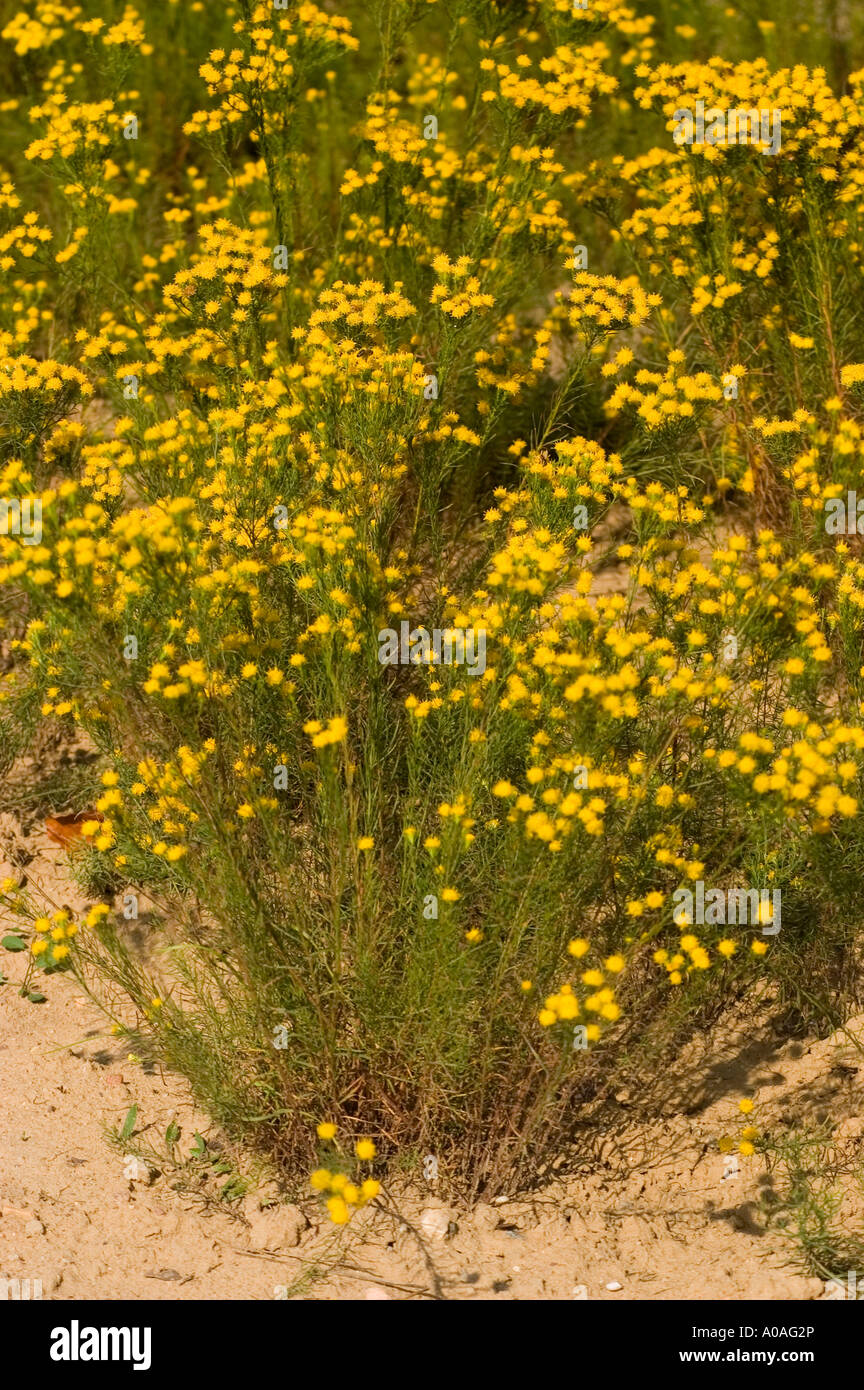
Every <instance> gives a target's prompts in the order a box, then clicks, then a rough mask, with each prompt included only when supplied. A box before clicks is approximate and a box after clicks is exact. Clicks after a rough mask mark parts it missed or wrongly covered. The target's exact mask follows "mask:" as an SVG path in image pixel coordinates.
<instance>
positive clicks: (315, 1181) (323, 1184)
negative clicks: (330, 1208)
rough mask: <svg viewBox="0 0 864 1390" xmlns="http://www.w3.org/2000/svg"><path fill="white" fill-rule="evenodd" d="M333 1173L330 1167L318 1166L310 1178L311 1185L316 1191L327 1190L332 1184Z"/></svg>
mask: <svg viewBox="0 0 864 1390" xmlns="http://www.w3.org/2000/svg"><path fill="white" fill-rule="evenodd" d="M331 1176H332V1175H331V1173H330V1170H329V1168H316V1169H315V1172H314V1173H313V1174H312V1176H311V1177H310V1179H309V1185H310V1187H314V1189H315V1191H316V1192H326V1191H327V1188H328V1187H329V1186H330V1179H331Z"/></svg>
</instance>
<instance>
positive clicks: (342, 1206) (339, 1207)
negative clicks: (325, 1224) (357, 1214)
mask: <svg viewBox="0 0 864 1390" xmlns="http://www.w3.org/2000/svg"><path fill="white" fill-rule="evenodd" d="M327 1210H328V1211H329V1213H330V1220H331V1221H332V1222H333V1224H334V1225H335V1226H344V1225H345V1222H346V1221H348V1220H349V1219H350V1216H351V1213H350V1211H349V1210H348V1206H347V1204H346V1202H345V1199H344V1198H343V1197H328V1198H327Z"/></svg>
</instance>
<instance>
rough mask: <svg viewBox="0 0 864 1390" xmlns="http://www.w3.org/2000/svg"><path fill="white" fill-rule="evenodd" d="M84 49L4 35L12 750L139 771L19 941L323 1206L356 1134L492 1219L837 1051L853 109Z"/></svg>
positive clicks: (190, 15) (330, 46)
mask: <svg viewBox="0 0 864 1390" xmlns="http://www.w3.org/2000/svg"><path fill="white" fill-rule="evenodd" d="M94 8H95V9H96V10H97V11H98V12H99V13H98V15H97V16H90V17H87V18H85V16H84V10H83V7H81V6H77V5H58V4H56V3H49V0H21V10H20V12H18V13H17V14H16V15H14V16H13V17H12V18H11V19H10V20H9V21H8V22H7V23H6V25H5V28H3V30H2V31H0V70H2V72H3V76H4V83H3V87H4V94H5V95H4V99H3V101H2V104H0V130H2V135H3V140H2V155H0V160H2V166H3V167H2V168H0V410H2V418H0V449H2V454H0V497H4V498H8V499H18V500H19V501H20V500H23V499H25V498H30V499H36V500H38V501H39V502H40V503H41V534H40V535H39V536H38V538H37V537H36V536H35V535H32V534H31V535H24V534H16V532H15V530H14V528H13V527H11V526H7V528H6V533H5V534H0V604H2V612H3V614H4V621H5V628H4V632H5V636H6V638H7V640H8V646H9V654H10V660H11V669H9V670H8V672H7V674H6V675H5V677H4V678H3V682H2V694H0V731H2V739H3V757H4V759H5V762H6V764H7V766H8V765H9V764H11V762H12V760H13V758H14V757H15V756H16V755H17V754H19V753H23V752H25V751H26V750H27V748H28V746H29V741H30V739H31V738H32V730H33V719H32V717H31V712H32V711H34V710H37V711H39V712H40V718H41V719H42V720H45V721H48V723H49V725H52V726H56V727H58V728H59V729H61V730H63V731H65V732H66V733H68V734H69V735H72V734H73V733H74V734H75V736H77V737H83V738H85V739H86V740H87V741H88V742H89V744H90V746H91V747H92V748H93V749H94V750H95V751H96V752H97V753H98V755H99V757H98V760H97V761H96V762H95V763H94V767H95V769H96V770H95V772H94V780H93V788H92V808H93V815H92V818H91V819H90V820H89V821H85V822H84V827H83V833H82V835H81V836H80V838H79V840H78V842H77V845H76V848H75V849H74V854H73V861H74V866H75V868H76V872H78V873H79V874H80V875H81V876H82V878H83V881H84V882H85V883H86V884H87V885H88V886H89V888H90V890H91V897H93V898H95V899H96V900H97V902H96V908H97V910H96V911H95V912H91V913H90V914H89V915H88V916H87V917H86V918H85V920H84V921H83V922H82V923H80V924H78V927H79V929H78V930H77V931H76V932H75V933H72V932H71V931H70V929H69V927H68V926H67V925H66V924H65V922H60V923H59V924H58V925H57V926H56V927H55V928H54V929H51V928H50V923H48V922H47V919H46V918H45V916H44V914H41V915H40V908H39V906H38V904H35V903H33V902H31V901H30V899H29V898H28V897H27V895H26V893H24V894H23V895H22V892H21V891H19V890H20V885H19V884H18V883H17V882H16V881H14V880H13V881H12V882H11V883H6V884H4V888H3V893H4V897H3V901H4V903H5V905H6V907H7V910H8V911H9V913H10V914H11V917H12V920H13V921H14V923H15V926H16V932H15V939H16V940H17V941H18V942H19V943H26V944H27V945H28V949H29V950H30V951H31V954H32V960H33V967H32V969H33V970H34V971H37V972H38V970H39V969H40V964H41V963H42V962H46V961H48V962H50V963H51V964H52V965H53V966H54V967H57V966H59V965H60V964H63V965H64V968H65V969H71V970H73V971H75V972H76V973H77V974H78V976H79V978H81V979H82V980H84V981H85V982H86V983H87V984H88V987H91V988H94V989H97V990H98V989H100V988H102V989H103V990H104V997H105V998H106V1001H111V1000H115V1001H116V999H117V998H118V990H119V991H120V993H121V994H122V995H123V996H124V997H125V999H126V1000H127V1001H128V1002H130V1003H131V1005H132V1006H133V1009H134V1011H135V1014H136V1017H137V1024H136V1026H135V1030H134V1031H135V1032H136V1034H138V1035H140V1037H141V1038H144V1039H146V1046H148V1047H149V1048H150V1049H151V1052H152V1054H153V1055H155V1056H157V1057H159V1058H160V1059H162V1060H164V1061H165V1062H166V1063H167V1064H168V1065H170V1066H173V1067H175V1068H178V1069H180V1070H181V1071H182V1072H184V1073H185V1074H186V1075H187V1076H188V1078H189V1080H190V1082H191V1084H192V1086H193V1088H194V1090H195V1092H196V1095H197V1096H198V1098H199V1100H200V1101H202V1102H203V1103H204V1104H205V1105H206V1106H208V1107H209V1109H210V1111H211V1113H212V1114H213V1115H214V1116H215V1117H216V1118H217V1119H218V1120H219V1121H221V1122H222V1123H223V1124H224V1125H226V1126H227V1127H229V1128H230V1129H231V1130H232V1131H233V1132H235V1133H237V1134H239V1135H241V1136H243V1137H245V1138H246V1139H248V1140H250V1141H254V1142H257V1143H259V1144H261V1145H262V1146H264V1147H266V1148H267V1149H268V1150H269V1152H270V1153H272V1154H274V1155H275V1156H276V1157H277V1158H278V1159H279V1160H280V1161H281V1162H283V1163H284V1164H285V1165H286V1166H287V1167H288V1168H290V1169H291V1170H292V1171H295V1172H297V1173H299V1172H301V1171H307V1170H306V1168H305V1166H304V1165H307V1164H308V1163H309V1162H310V1161H314V1159H315V1145H314V1143H312V1142H311V1141H310V1138H309V1136H310V1133H311V1130H312V1127H313V1126H314V1124H315V1121H316V1117H317V1116H319V1115H320V1114H321V1113H327V1114H331V1115H333V1116H334V1117H335V1118H336V1119H337V1120H338V1122H339V1125H340V1128H341V1129H342V1131H343V1132H347V1133H349V1134H350V1135H363V1134H376V1135H377V1136H379V1145H380V1151H381V1155H382V1157H386V1155H387V1153H388V1152H393V1151H395V1150H397V1149H398V1150H400V1151H402V1153H403V1155H404V1154H409V1155H410V1154H412V1153H413V1154H414V1155H415V1156H416V1157H417V1158H418V1160H419V1158H420V1157H422V1155H423V1154H424V1153H426V1152H427V1151H429V1150H431V1151H432V1152H433V1153H434V1154H435V1155H436V1156H437V1161H440V1165H441V1174H442V1180H443V1181H445V1182H452V1183H457V1184H463V1185H464V1186H466V1187H468V1188H470V1189H472V1190H475V1191H476V1190H478V1189H479V1188H481V1187H483V1188H485V1190H486V1191H493V1190H494V1189H495V1187H496V1186H500V1185H501V1184H502V1183H504V1182H505V1181H510V1180H512V1178H513V1177H514V1175H517V1174H518V1173H519V1172H520V1171H523V1170H527V1171H534V1170H535V1169H536V1166H537V1164H538V1163H539V1162H540V1161H542V1160H543V1159H544V1158H548V1157H550V1156H554V1154H555V1153H556V1152H557V1146H558V1145H560V1143H561V1141H562V1137H564V1136H566V1134H567V1133H568V1132H569V1128H570V1127H571V1126H572V1125H573V1124H574V1123H575V1122H576V1121H577V1120H578V1116H579V1113H580V1111H579V1106H580V1105H581V1104H584V1103H587V1102H588V1101H591V1100H594V1099H596V1098H597V1097H602V1096H603V1095H604V1094H605V1092H606V1090H607V1089H608V1088H609V1087H610V1086H611V1085H612V1084H613V1082H614V1080H615V1078H620V1077H621V1075H622V1074H624V1073H626V1072H627V1071H628V1069H630V1070H631V1071H633V1072H634V1073H635V1074H636V1075H638V1072H639V1066H640V1062H639V1058H640V1056H642V1057H643V1058H644V1056H648V1055H650V1056H656V1055H657V1054H658V1051H660V1052H662V1050H663V1049H664V1048H668V1047H669V1046H670V1043H671V1040H673V1039H674V1038H675V1036H676V1034H677V1033H678V1032H679V1031H680V1030H681V1029H682V1028H683V1027H684V1026H685V1024H686V1020H687V1018H688V1017H693V1016H694V1015H696V1016H698V1015H699V1011H703V1010H709V1009H713V1008H716V1007H717V1004H718V1001H722V1000H723V999H725V998H727V997H728V996H729V995H731V994H735V993H739V992H741V991H742V990H745V989H748V988H752V987H754V985H755V984H756V983H757V982H768V983H769V984H770V988H771V989H773V990H775V991H782V992H783V993H784V997H785V998H786V999H787V1000H788V1001H789V1002H790V1003H791V1004H793V1005H795V1006H796V1007H798V1008H799V1010H805V1011H808V1012H810V1011H812V1010H817V1009H819V1008H821V1009H823V1010H830V1009H831V1008H832V1007H835V1006H836V1004H837V1000H838V994H837V991H838V989H839V987H840V984H839V982H840V980H841V978H842V976H843V972H842V971H841V970H838V969H837V963H838V961H839V960H841V958H842V956H843V953H844V952H846V951H847V950H848V949H849V948H850V946H851V943H852V942H853V940H854V936H855V933H856V930H857V927H858V922H859V919H860V909H859V907H858V892H857V889H858V883H859V874H860V866H861V864H862V863H864V836H862V829H861V827H862V818H861V814H860V801H861V792H862V778H864V720H862V713H864V703H862V701H864V683H862V682H864V652H862V633H861V624H862V607H864V561H862V559H861V542H860V539H859V538H858V535H859V533H858V530H857V529H856V527H855V525H854V524H851V525H847V526H846V528H845V529H844V530H843V531H842V532H836V531H831V530H829V529H828V528H827V527H826V525H825V518H826V507H827V504H828V503H829V502H832V501H836V500H837V499H840V498H843V499H844V505H845V499H846V497H847V493H849V492H850V491H851V490H854V488H855V485H856V481H857V479H858V477H859V476H860V471H861V468H860V460H861V457H862V454H864V419H862V396H861V391H860V384H861V380H862V377H864V366H862V365H861V364H862V362H864V325H862V309H861V304H860V295H858V294H857V293H856V287H857V285H858V284H859V282H860V276H861V271H862V257H864V249H862V248H864V228H862V226H861V225H860V224H861V217H862V202H864V175H862V171H864V127H862V113H864V107H862V86H864V71H862V72H859V73H856V72H854V71H853V72H851V74H847V73H845V72H844V73H843V74H841V75H839V76H838V74H836V73H835V74H833V75H831V74H829V73H828V71H827V70H826V69H824V68H820V67H806V66H804V65H803V64H802V61H801V57H802V53H801V52H799V48H800V49H803V52H804V53H806V52H808V51H809V52H810V53H811V54H812V53H813V52H814V51H816V50H815V49H814V47H813V45H814V39H813V38H812V36H806V37H805V36H804V35H802V34H801V33H800V32H799V30H798V29H797V28H796V27H795V26H794V25H790V28H789V32H788V33H787V34H786V36H785V40H784V42H785V45H786V47H785V49H784V50H783V52H782V53H780V54H779V55H778V54H777V53H776V52H775V49H776V45H777V44H778V42H779V39H780V35H779V28H780V26H779V25H778V26H777V27H776V29H775V26H774V25H773V24H763V25H761V26H759V27H758V28H756V29H755V30H754V31H753V32H750V31H749V30H745V28H744V27H742V26H743V21H741V25H740V26H739V21H738V19H737V17H736V18H734V19H730V18H729V17H728V16H729V12H728V11H726V12H725V13H726V15H727V18H726V19H725V20H722V15H723V13H724V12H723V10H722V8H716V9H715V7H714V6H712V5H709V4H708V3H707V0H704V3H703V4H701V5H698V6H696V7H695V8H696V10H699V11H703V10H704V11H705V16H704V18H705V24H704V26H703V27H701V28H700V30H699V31H697V30H696V29H695V28H694V27H691V26H688V25H684V26H678V27H677V28H676V27H674V26H671V25H668V26H667V24H666V22H665V20H664V21H661V20H660V19H659V18H657V17H656V16H653V15H645V14H642V13H640V8H641V7H636V6H635V5H634V6H632V7H631V6H628V5H626V4H620V3H618V0H589V4H588V6H587V8H586V9H584V10H582V9H573V7H572V6H571V4H570V3H569V2H568V0H525V2H524V3H520V4H518V5H514V4H509V3H508V4H504V3H496V0H483V3H482V4H480V3H475V0H458V3H454V4H445V3H444V2H443V0H371V3H367V4H363V5H359V4H353V3H345V4H344V5H343V6H342V7H341V8H342V10H344V14H341V13H340V14H336V13H333V12H332V11H331V8H330V7H327V8H326V9H324V8H319V7H318V6H316V5H314V4H311V3H297V2H296V0H288V3H287V4H286V5H285V6H284V7H282V6H279V7H275V6H273V5H271V4H269V3H259V2H258V0H236V3H228V4H226V5H224V6H217V7H213V6H206V7H205V6H204V5H203V3H192V4H180V3H176V0H170V2H169V3H165V2H164V0H163V3H160V4H156V3H155V0H139V3H138V4H137V5H135V6H133V5H131V4H126V5H124V6H122V7H121V6H120V5H119V4H115V3H113V2H112V0H96V3H95V4H94V5H91V6H89V7H88V10H91V9H94ZM690 8H691V9H693V7H692V6H691V7H690ZM798 9H799V10H800V6H799V7H798ZM718 16H720V17H721V20H718ZM721 21H722V22H721ZM718 25H719V27H718ZM856 32H857V31H856ZM820 42H821V39H820ZM706 44H707V45H709V46H708V47H707V48H704V47H703V46H704V45H706ZM711 44H717V45H719V46H721V47H722V48H723V50H724V52H726V53H728V54H729V56H728V57H724V58H718V57H712V56H711V52H710V45H711ZM754 45H756V46H757V47H756V48H754ZM763 45H764V47H765V54H764V56H763V55H762V53H761V46H763ZM832 51H833V50H832ZM754 55H757V56H754ZM835 56H836V55H835ZM784 64H785V65H784ZM847 77H848V81H845V85H842V84H843V82H844V79H846V78H847ZM697 101H703V102H704V105H705V107H706V108H707V107H710V106H714V107H718V108H732V107H736V108H737V107H747V108H751V107H755V108H761V107H765V108H767V109H770V110H772V111H774V110H778V111H780V113H781V116H782V139H781V141H780V144H779V147H778V148H777V150H776V152H774V153H770V152H766V151H765V150H763V149H761V148H760V147H759V146H758V145H757V144H751V145H747V146H745V145H744V144H742V143H738V144H732V143H730V142H729V140H725V139H724V140H722V141H719V142H717V143H713V144H712V143H702V144H699V143H695V142H694V143H682V144H679V143H677V142H676V140H675V139H673V134H672V132H673V127H674V125H675V121H676V117H675V112H676V111H677V110H680V109H682V108H689V107H692V106H693V105H694V103H696V102H697ZM574 248H575V249H574ZM856 460H858V462H856ZM847 510H848V509H847ZM10 515H11V513H10ZM845 515H846V513H845V512H844V516H845ZM849 515H851V517H852V520H853V523H854V519H855V516H856V515H857V513H856V509H855V507H854V505H853V506H852V507H851V512H850V513H849ZM847 519H848V518H847ZM403 623H407V624H408V625H409V628H410V630H411V631H417V630H418V629H423V631H424V632H429V631H432V630H437V631H438V632H439V633H440V632H441V631H443V632H444V633H445V636H446V634H448V633H450V632H452V631H454V630H460V631H462V632H465V631H467V630H474V631H475V632H482V633H483V634H484V642H485V647H484V650H485V666H484V668H483V669H482V671H480V670H478V669H477V668H476V667H475V668H473V669H472V668H471V667H469V666H468V665H466V664H465V663H462V664H460V663H459V662H458V661H447V660H435V659H429V660H424V659H420V660H408V661H404V662H401V663H400V662H399V661H394V662H393V663H392V664H388V665H382V664H381V662H379V660H378V651H379V634H380V633H381V631H382V630H384V629H392V630H393V631H394V632H396V631H398V630H399V629H400V625H401V624H403ZM428 646H429V644H428V643H427V644H426V650H427V652H428ZM415 650H417V651H419V652H421V654H422V651H423V646H422V644H415ZM435 650H436V652H440V651H441V644H440V642H439V643H438V645H437V646H436V648H435ZM446 650H449V648H448V647H447V646H446V644H445V651H446ZM78 809H80V810H84V809H86V808H84V807H81V808H78ZM697 881H699V882H704V883H705V884H710V885H711V886H712V887H714V888H716V889H718V890H725V889H727V888H732V887H737V888H741V889H742V890H743V889H749V888H751V887H752V888H755V889H759V890H763V889H770V890H771V891H772V892H779V893H781V894H782V900H783V913H782V930H777V931H776V932H774V931H773V929H769V930H763V928H765V925H766V923H765V919H763V918H758V919H754V920H751V921H750V922H747V921H746V919H744V918H743V917H741V918H740V919H738V920H735V921H734V922H731V923H730V922H729V921H727V920H722V921H720V920H717V919H716V917H715V918H713V919H712V917H711V915H709V913H708V912H706V913H705V914H704V921H701V922H698V923H693V922H690V921H687V920H684V921H682V920H681V919H680V916H679V914H677V913H676V911H675V905H674V902H673V895H674V894H675V892H676V890H677V889H679V888H681V887H682V886H683V887H687V885H688V884H694V883H696V882H697ZM139 896H140V899H141V903H142V912H143V908H144V904H145V903H146V905H147V908H148V910H149V912H150V913H151V921H152V923H153V925H152V942H151V944H152V946H153V950H152V951H151V952H150V953H148V956H147V959H146V962H145V960H144V958H143V957H142V956H141V955H140V953H139V952H138V950H137V949H136V948H135V946H134V944H133V941H132V939H131V937H130V931H129V921H130V913H131V914H132V915H134V913H136V912H137V910H138V909H137V904H138V900H139ZM99 900H102V901H99ZM123 904H126V906H125V907H124V906H122V905H123ZM57 931H60V932H61V935H60V936H59V937H58V936H57V935H56V933H57ZM15 949H19V948H18V947H16V948H15ZM583 957H584V959H583ZM112 1007H113V1005H112ZM124 1026H129V1025H128V1023H127V1024H125V1025H124ZM143 1045H144V1044H143V1043H141V1042H139V1051H140V1050H141V1047H142V1046H143ZM640 1048H643V1049H646V1050H645V1051H644V1052H640ZM643 1064H644V1063H643ZM325 1137H326V1136H325ZM358 1154H359V1151H358ZM359 1156H360V1157H362V1155H359ZM323 1172H324V1170H321V1174H319V1176H320V1183H319V1184H318V1185H319V1186H320V1190H321V1191H329V1192H330V1193H331V1196H330V1199H329V1200H330V1201H331V1203H332V1204H334V1205H333V1206H332V1207H331V1214H333V1215H334V1219H336V1220H337V1221H341V1220H344V1219H347V1214H348V1209H349V1206H350V1205H351V1202H352V1201H353V1194H354V1189H355V1187H357V1185H356V1184H352V1183H351V1182H349V1180H348V1178H347V1177H346V1176H345V1175H344V1174H342V1175H338V1174H337V1182H336V1185H335V1186H334V1182H333V1178H332V1174H331V1173H330V1170H329V1169H327V1170H326V1172H327V1180H326V1182H325V1180H324V1177H323ZM343 1179H344V1181H343ZM368 1181H369V1182H371V1183H372V1187H369V1186H368V1183H367V1186H366V1187H365V1188H364V1187H363V1186H362V1185H361V1186H360V1187H357V1191H358V1193H360V1194H361V1197H362V1199H363V1200H365V1199H366V1197H365V1196H363V1195H362V1194H364V1193H365V1194H366V1196H368V1194H369V1193H371V1192H372V1188H373V1187H375V1183H374V1180H372V1179H369V1180H368ZM346 1183H347V1185H348V1186H347V1191H348V1199H346V1198H345V1195H344V1194H345V1191H346V1187H345V1184H346ZM375 1191H377V1187H375ZM373 1195H374V1194H373ZM359 1200H361V1198H360V1197H358V1201H359Z"/></svg>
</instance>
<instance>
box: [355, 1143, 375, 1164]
mask: <svg viewBox="0 0 864 1390" xmlns="http://www.w3.org/2000/svg"><path fill="white" fill-rule="evenodd" d="M354 1152H355V1154H356V1155H357V1157H358V1158H359V1159H362V1160H363V1162H364V1163H365V1162H369V1160H370V1159H373V1158H374V1157H375V1154H376V1152H377V1150H376V1148H375V1145H374V1144H373V1142H372V1140H371V1139H358V1140H357V1143H356V1144H355V1145H354Z"/></svg>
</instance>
